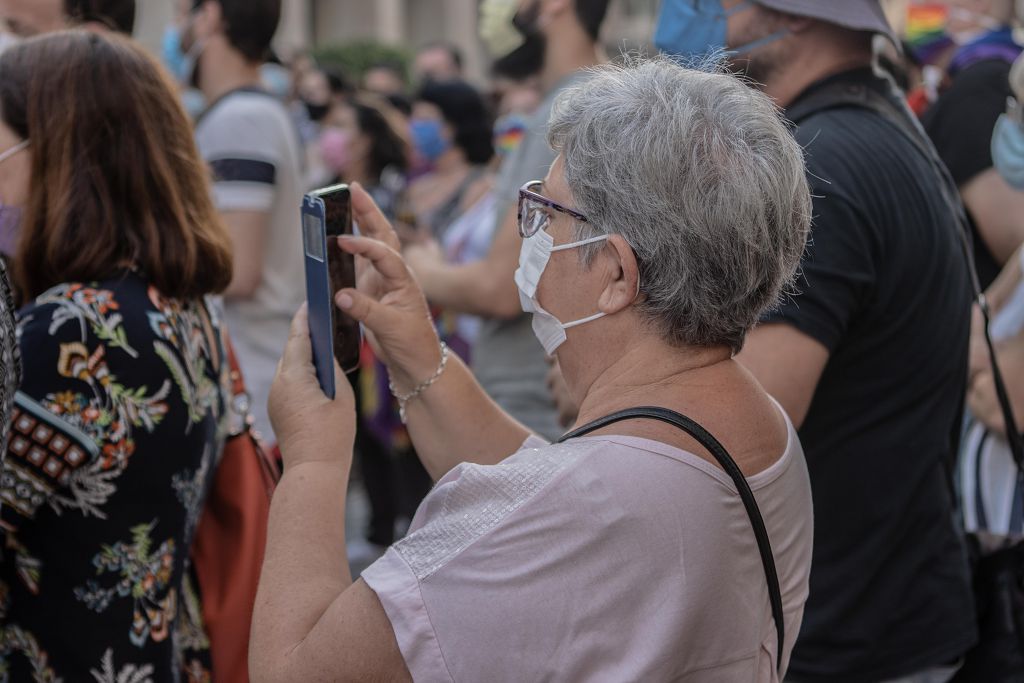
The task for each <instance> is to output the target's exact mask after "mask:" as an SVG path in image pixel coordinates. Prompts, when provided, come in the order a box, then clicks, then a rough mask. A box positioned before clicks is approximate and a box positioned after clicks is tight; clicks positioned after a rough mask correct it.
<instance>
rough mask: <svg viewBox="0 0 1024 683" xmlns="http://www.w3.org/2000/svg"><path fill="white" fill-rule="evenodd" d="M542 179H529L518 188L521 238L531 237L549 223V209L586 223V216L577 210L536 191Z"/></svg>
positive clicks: (541, 183)
mask: <svg viewBox="0 0 1024 683" xmlns="http://www.w3.org/2000/svg"><path fill="white" fill-rule="evenodd" d="M543 184H544V181H543V180H531V181H530V182H528V183H526V184H525V185H523V186H522V188H520V190H519V213H518V218H519V236H520V237H522V238H524V239H525V238H527V237H533V236H534V235H536V234H537V231H538V230H545V229H546V228H547V227H548V225H550V223H551V211H558V212H560V213H564V214H566V215H568V216H572V217H573V218H575V219H576V220H578V221H580V222H582V223H588V222H589V221H588V220H587V217H586V216H584V215H583V214H582V213H580V212H579V211H574V210H573V209H570V208H569V207H567V206H562V205H561V204H559V203H558V202H556V201H554V200H552V199H548V198H547V197H545V196H544V195H542V194H540V193H539V192H537V190H539V189H540V187H541V185H543Z"/></svg>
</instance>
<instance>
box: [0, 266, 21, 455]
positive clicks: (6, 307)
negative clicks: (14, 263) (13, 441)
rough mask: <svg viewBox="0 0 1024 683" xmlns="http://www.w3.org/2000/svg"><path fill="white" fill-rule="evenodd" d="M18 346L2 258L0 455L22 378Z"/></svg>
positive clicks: (0, 277) (0, 285)
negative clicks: (16, 392) (15, 395)
mask: <svg viewBox="0 0 1024 683" xmlns="http://www.w3.org/2000/svg"><path fill="white" fill-rule="evenodd" d="M20 367H21V366H20V364H19V358H18V344H17V340H16V339H15V335H14V298H13V297H12V296H11V283H10V282H9V281H8V279H7V267H6V266H5V265H4V261H3V259H2V258H0V453H3V451H4V447H5V444H6V443H7V432H8V430H9V429H10V426H11V422H10V420H11V407H12V405H13V403H14V392H15V390H16V389H17V388H18V381H19V378H20V372H19V371H20Z"/></svg>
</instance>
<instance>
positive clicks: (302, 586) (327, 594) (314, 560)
mask: <svg viewBox="0 0 1024 683" xmlns="http://www.w3.org/2000/svg"><path fill="white" fill-rule="evenodd" d="M347 462H348V459H347V458H346V459H345V463H340V462H339V463H327V462H305V463H302V464H299V465H295V466H293V467H291V468H288V469H286V470H285V473H284V476H283V477H282V479H281V482H280V484H279V485H278V487H277V490H276V491H275V493H274V499H273V502H272V504H271V507H270V521H269V525H268V531H267V550H266V556H265V558H264V561H263V570H262V573H261V575H260V585H259V591H258V593H257V596H256V605H255V610H254V614H253V629H252V643H251V647H250V653H251V654H250V668H251V669H252V671H253V672H254V673H255V672H260V671H262V672H264V673H268V672H282V671H286V670H287V667H288V662H287V658H288V655H289V654H290V653H292V652H294V651H295V650H296V649H297V648H298V647H299V645H300V644H301V643H302V642H303V641H304V640H305V638H306V637H307V636H308V635H309V634H310V632H311V631H312V630H313V628H314V627H315V626H316V624H317V622H318V621H319V620H320V619H321V617H322V616H323V615H324V614H325V613H326V612H327V610H328V608H329V607H330V606H331V604H332V603H333V602H334V601H335V600H337V598H338V597H339V596H340V595H341V594H342V593H343V592H344V591H345V590H346V589H347V588H348V587H349V586H350V585H351V583H352V577H351V575H350V573H349V567H348V559H347V556H346V553H345V493H346V489H347V486H348V476H349V475H348V466H347ZM269 678H270V679H275V678H277V676H275V675H271V676H269Z"/></svg>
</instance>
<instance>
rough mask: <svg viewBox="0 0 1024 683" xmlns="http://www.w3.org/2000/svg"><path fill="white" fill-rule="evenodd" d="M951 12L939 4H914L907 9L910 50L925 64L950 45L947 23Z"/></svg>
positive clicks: (907, 32) (907, 36)
mask: <svg viewBox="0 0 1024 683" xmlns="http://www.w3.org/2000/svg"><path fill="white" fill-rule="evenodd" d="M948 13H949V10H948V8H947V7H946V5H944V4H942V3H938V2H914V3H911V5H910V7H909V8H908V9H907V28H906V35H905V36H904V38H906V41H907V43H908V44H909V45H910V48H911V49H912V50H913V51H914V54H915V55H917V58H918V59H920V60H921V61H922V62H923V63H925V64H927V63H928V62H929V61H931V60H930V57H931V56H933V55H934V53H936V52H938V51H939V50H941V49H942V48H944V47H945V46H946V45H948V44H949V36H947V35H946V22H947V17H948Z"/></svg>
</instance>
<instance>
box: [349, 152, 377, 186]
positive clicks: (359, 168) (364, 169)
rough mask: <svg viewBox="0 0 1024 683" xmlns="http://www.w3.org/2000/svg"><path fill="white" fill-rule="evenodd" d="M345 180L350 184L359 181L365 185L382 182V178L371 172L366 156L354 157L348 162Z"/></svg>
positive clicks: (374, 184) (375, 184)
mask: <svg viewBox="0 0 1024 683" xmlns="http://www.w3.org/2000/svg"><path fill="white" fill-rule="evenodd" d="M345 182H346V183H348V184H350V185H351V184H352V183H359V184H360V185H362V186H363V187H375V186H377V185H379V184H380V178H375V177H373V174H372V173H371V172H370V165H369V164H368V163H367V160H366V159H365V158H363V159H354V160H352V161H351V162H349V164H348V169H347V170H346V171H345Z"/></svg>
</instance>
